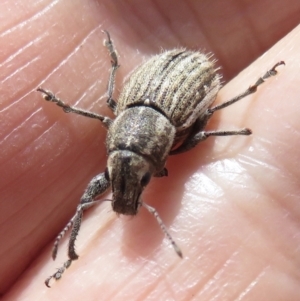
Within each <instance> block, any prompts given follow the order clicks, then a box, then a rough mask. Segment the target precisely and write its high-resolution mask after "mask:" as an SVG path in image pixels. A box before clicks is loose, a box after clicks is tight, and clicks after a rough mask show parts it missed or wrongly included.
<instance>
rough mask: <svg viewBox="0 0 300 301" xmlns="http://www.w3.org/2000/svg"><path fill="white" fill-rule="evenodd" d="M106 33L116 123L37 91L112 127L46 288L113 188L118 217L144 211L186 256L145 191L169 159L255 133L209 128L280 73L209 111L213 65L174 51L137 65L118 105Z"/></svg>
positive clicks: (215, 78) (216, 84)
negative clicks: (86, 218) (218, 139)
mask: <svg viewBox="0 0 300 301" xmlns="http://www.w3.org/2000/svg"><path fill="white" fill-rule="evenodd" d="M104 33H105V34H106V35H107V40H106V41H105V46H106V47H107V49H108V51H109V54H110V57H111V63H112V68H111V73H110V79H109V83H108V99H107V104H108V106H109V107H110V108H111V109H112V111H113V112H114V114H115V115H116V118H115V119H114V120H112V119H110V118H109V117H106V116H102V115H98V114H95V113H92V112H88V111H85V110H82V109H78V108H75V107H71V106H69V105H67V104H66V103H64V102H63V101H62V100H60V99H59V98H57V97H55V95H54V94H53V93H52V92H50V91H47V90H44V89H42V88H38V89H37V91H39V92H42V93H43V97H44V99H45V100H47V101H50V102H54V103H56V104H57V105H58V106H60V107H61V108H62V109H63V110H64V111H65V112H66V113H76V114H80V115H83V116H86V117H90V118H95V119H98V120H100V121H101V122H102V124H103V125H104V126H105V127H106V128H107V129H108V134H107V139H106V147H107V153H108V161H107V168H106V170H105V172H103V173H101V174H99V175H97V176H95V177H94V178H93V179H92V180H91V181H90V183H89V184H88V187H87V188H86V190H85V192H84V194H83V196H82V197H81V200H80V203H79V205H78V207H77V210H76V213H75V215H74V216H73V217H72V219H71V220H70V221H69V223H68V224H67V225H66V226H65V228H64V229H63V230H62V231H61V232H60V234H59V235H58V236H57V238H56V240H55V243H54V247H53V252H52V258H53V259H55V258H56V254H57V250H58V245H59V242H60V240H61V238H62V237H63V236H64V235H65V233H66V232H67V230H68V229H69V228H70V227H71V226H72V231H71V236H70V240H69V249H68V257H69V259H68V260H67V261H66V262H65V263H64V265H63V266H62V267H61V268H60V269H58V271H57V272H56V273H54V274H53V275H51V276H50V277H49V278H47V279H46V281H45V284H46V285H47V286H48V287H50V286H49V282H50V280H51V279H52V278H54V279H56V280H57V279H59V278H61V276H62V273H63V272H64V271H65V269H66V268H68V267H69V266H70V264H71V263H72V261H73V260H76V259H78V255H77V254H76V252H75V240H76V237H77V235H78V233H79V229H80V225H81V220H82V215H83V211H84V210H86V209H87V208H89V207H91V206H93V205H94V204H97V203H99V202H100V201H99V200H96V199H95V198H96V197H98V196H99V195H101V194H103V193H104V192H105V191H107V189H108V188H109V187H110V186H111V189H112V194H113V198H112V208H113V210H114V211H115V212H116V213H120V214H125V215H135V214H137V212H138V210H139V207H140V206H143V207H145V208H146V209H147V210H148V211H149V212H150V213H152V214H153V215H154V216H155V218H156V219H157V221H158V223H159V225H160V227H161V228H162V230H163V232H164V233H165V234H166V236H167V238H168V239H169V241H170V242H171V244H172V245H173V247H174V249H175V251H176V253H177V254H178V255H179V256H180V257H182V253H181V251H180V249H179V247H178V246H177V244H176V243H175V241H174V240H173V239H172V237H171V235H170V234H169V233H168V231H167V229H166V227H165V225H164V224H163V222H162V220H161V218H160V216H159V215H158V213H157V211H156V210H155V209H154V208H153V207H151V206H149V205H147V204H145V203H144V202H142V200H141V193H142V191H143V190H144V188H145V187H146V186H147V184H148V183H149V181H150V179H151V177H162V176H166V175H167V169H166V168H165V164H166V160H167V158H168V156H169V155H174V154H179V153H182V152H185V151H188V150H189V149H191V148H193V147H195V146H196V145H197V144H198V143H199V142H201V141H203V140H205V139H206V138H208V137H209V136H229V135H250V134H251V130H250V129H247V128H245V129H241V130H236V131H204V128H205V126H206V124H207V122H208V120H209V118H210V117H211V116H212V114H213V113H214V112H215V111H217V110H220V109H223V108H225V107H227V106H229V105H231V104H233V103H235V102H237V101H239V100H240V99H242V98H244V97H245V96H247V95H249V94H251V93H254V92H255V91H256V90H257V87H258V86H259V85H261V84H262V83H263V82H264V81H265V79H267V78H268V77H270V76H273V75H275V74H276V73H277V71H276V67H277V66H279V65H282V64H284V62H282V61H281V62H279V63H277V64H276V65H275V66H274V67H273V68H271V69H270V70H269V71H267V72H266V74H265V75H264V76H262V77H260V78H259V79H258V80H257V82H256V83H255V84H254V85H253V86H250V87H249V88H248V89H247V90H246V91H245V92H243V93H242V94H240V95H238V96H236V97H234V98H233V99H231V100H229V101H226V102H224V103H222V104H220V105H217V106H214V107H211V105H212V104H213V102H214V100H215V98H216V95H217V93H218V91H219V90H220V88H221V85H220V76H219V75H218V74H217V73H216V70H215V67H214V62H213V61H211V60H210V59H209V57H208V56H206V55H205V54H203V53H201V52H198V51H188V50H185V49H174V50H170V51H165V52H163V53H161V54H158V55H156V56H153V57H152V58H151V59H150V60H148V61H147V62H145V63H144V64H142V65H141V66H139V67H137V68H136V69H135V70H134V71H133V73H132V74H131V76H130V77H129V79H128V80H127V82H126V83H125V84H124V87H123V90H122V91H121V94H120V96H119V99H118V101H117V102H116V101H114V100H113V98H112V95H113V91H114V82H115V74H116V70H117V69H118V67H119V65H118V57H117V53H116V51H115V48H114V46H113V43H112V41H111V38H110V35H109V33H108V32H107V31H104Z"/></svg>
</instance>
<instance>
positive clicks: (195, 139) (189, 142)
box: [170, 61, 285, 155]
mask: <svg viewBox="0 0 300 301" xmlns="http://www.w3.org/2000/svg"><path fill="white" fill-rule="evenodd" d="M284 64H285V63H284V62H283V61H280V62H278V63H277V64H275V65H274V66H273V67H272V68H271V69H270V70H268V71H267V72H266V73H265V75H264V76H262V77H260V78H259V79H258V80H257V81H256V83H255V84H254V85H252V86H250V87H249V88H248V89H247V90H246V91H245V92H243V93H241V94H240V95H238V96H236V97H234V98H232V99H230V100H228V101H225V102H224V103H221V104H220V105H217V106H215V107H212V108H208V109H207V110H206V112H205V114H204V116H201V118H199V120H197V121H196V123H195V128H194V130H193V131H192V133H191V134H190V135H189V136H188V137H187V138H186V139H185V140H184V141H183V143H182V144H181V145H180V146H179V147H178V148H176V149H174V150H172V151H171V152H170V155H176V154H179V153H183V152H186V151H188V150H190V149H192V148H193V147H195V146H196V145H197V144H198V143H199V142H201V141H203V140H205V139H207V138H208V137H210V136H232V135H251V133H252V132H251V130H250V129H247V128H245V129H241V130H236V131H203V128H204V127H205V125H206V123H207V121H208V120H209V118H210V117H211V116H212V114H213V113H214V112H215V111H218V110H221V109H223V108H226V107H228V106H230V105H232V104H234V103H235V102H237V101H239V100H241V99H243V98H244V97H246V96H248V95H249V94H252V93H255V92H256V91H257V87H258V86H260V85H261V84H263V83H264V82H265V80H266V79H267V78H269V77H271V76H274V75H276V74H277V70H276V68H277V67H278V66H280V65H284ZM195 129H196V130H195Z"/></svg>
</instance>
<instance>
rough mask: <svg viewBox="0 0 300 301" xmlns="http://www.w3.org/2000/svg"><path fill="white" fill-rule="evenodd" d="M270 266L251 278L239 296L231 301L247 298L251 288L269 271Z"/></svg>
mask: <svg viewBox="0 0 300 301" xmlns="http://www.w3.org/2000/svg"><path fill="white" fill-rule="evenodd" d="M269 267H270V266H266V267H264V268H262V269H261V271H260V272H259V273H258V274H257V276H255V277H254V278H253V280H252V281H251V282H249V285H248V286H246V287H245V289H244V290H243V291H242V292H241V293H240V294H239V296H238V297H237V298H236V299H235V300H233V301H242V300H243V299H244V297H247V294H249V293H250V292H251V291H252V290H253V288H254V287H255V286H256V285H257V283H258V282H259V281H260V279H261V278H263V277H264V276H265V275H266V274H267V272H268V269H269Z"/></svg>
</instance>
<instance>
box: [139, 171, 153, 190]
mask: <svg viewBox="0 0 300 301" xmlns="http://www.w3.org/2000/svg"><path fill="white" fill-rule="evenodd" d="M150 179H151V174H150V172H146V173H145V174H144V175H143V177H142V179H141V186H143V187H144V186H146V185H147V184H148V183H149V182H150Z"/></svg>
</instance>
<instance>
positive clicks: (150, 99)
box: [106, 49, 220, 215]
mask: <svg viewBox="0 0 300 301" xmlns="http://www.w3.org/2000/svg"><path fill="white" fill-rule="evenodd" d="M219 88H220V81H219V76H218V75H217V74H216V73H215V70H214V66H213V63H212V62H211V61H209V59H208V58H207V56H206V55H204V54H202V53H200V52H193V51H186V50H184V49H175V50H171V51H166V52H164V53H162V54H159V55H156V56H154V57H153V58H151V59H150V60H148V61H147V62H146V63H144V64H142V65H141V66H139V67H138V68H137V69H136V70H134V71H133V72H132V74H131V76H130V77H129V78H128V80H127V81H126V82H125V84H124V88H123V89H122V91H121V94H120V97H119V100H118V102H117V106H116V110H115V114H116V115H117V117H116V119H115V120H114V121H113V122H112V124H111V126H110V127H109V129H108V136H107V143H106V144H107V151H108V156H109V159H108V174H109V178H110V181H111V183H112V191H113V201H112V202H113V203H112V204H113V209H114V211H116V212H118V213H121V214H130V215H132V214H136V213H137V209H138V202H139V198H140V195H141V192H142V190H143V189H144V187H145V184H148V182H149V180H150V177H151V176H152V175H159V174H161V173H162V172H163V169H164V167H165V163H166V159H167V157H168V155H169V153H170V151H171V148H172V147H173V146H175V145H177V144H178V142H179V141H182V140H184V139H185V138H186V137H187V136H188V134H189V133H190V132H191V130H192V129H193V126H194V124H195V122H196V120H197V119H198V118H200V119H201V118H202V116H203V115H204V114H205V112H206V110H207V108H208V106H210V105H211V103H212V102H213V101H214V99H215V97H216V95H217V92H218V90H219ZM198 130H199V129H198ZM124 154H126V155H124ZM133 156H134V158H133ZM111 157H112V158H113V159H112V158H111ZM138 158H139V159H138ZM145 178H147V179H148V181H143V180H144V179H145Z"/></svg>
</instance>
